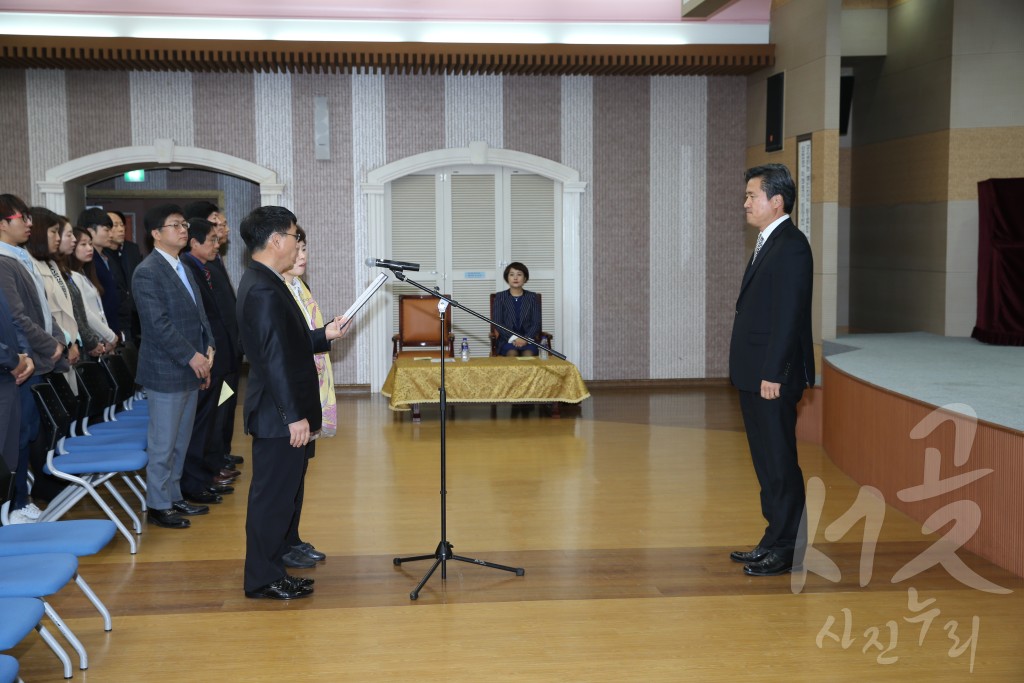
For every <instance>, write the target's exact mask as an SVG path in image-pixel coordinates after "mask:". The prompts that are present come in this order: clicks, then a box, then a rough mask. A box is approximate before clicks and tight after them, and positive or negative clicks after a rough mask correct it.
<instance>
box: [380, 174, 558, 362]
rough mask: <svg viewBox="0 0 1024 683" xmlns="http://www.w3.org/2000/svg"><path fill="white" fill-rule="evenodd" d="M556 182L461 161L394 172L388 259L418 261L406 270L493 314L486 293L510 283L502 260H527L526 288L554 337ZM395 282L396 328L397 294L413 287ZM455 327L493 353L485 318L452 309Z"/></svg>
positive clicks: (478, 350) (474, 347)
mask: <svg viewBox="0 0 1024 683" xmlns="http://www.w3.org/2000/svg"><path fill="white" fill-rule="evenodd" d="M556 185H557V183H555V182H554V181H552V180H550V179H549V178H545V177H543V176H538V175H534V174H529V173H522V172H518V171H512V170H511V169H503V168H495V167H458V168H451V169H445V170H444V171H442V172H438V173H435V174H431V175H411V176H405V177H403V178H400V179H397V180H395V181H393V182H392V183H391V188H390V202H391V244H392V250H391V253H392V254H393V258H395V259H398V260H402V261H413V262H416V263H420V264H421V270H420V272H419V273H409V276H410V277H414V278H415V279H416V280H418V281H420V282H424V283H429V284H430V285H431V286H433V285H435V284H436V285H437V286H438V287H440V288H441V289H442V291H445V292H451V293H452V296H453V297H454V299H455V300H456V301H458V302H459V303H461V304H462V305H464V306H466V307H467V308H471V309H473V310H475V311H477V312H479V313H481V314H482V315H485V316H489V315H490V295H491V294H492V293H493V292H497V291H502V290H504V289H506V288H507V287H508V285H507V284H506V283H505V281H504V279H503V278H502V274H503V271H504V269H505V266H506V265H508V264H509V263H511V262H513V261H520V262H522V263H524V264H525V265H526V266H527V267H528V268H529V270H530V281H529V283H528V284H527V286H526V288H527V289H529V290H531V291H535V292H539V293H541V295H542V297H543V323H544V324H543V329H544V330H545V331H548V332H551V333H553V334H554V335H555V337H556V341H557V339H558V338H559V336H560V334H561V329H560V326H559V324H558V318H559V312H560V297H561V288H560V286H559V278H558V273H557V264H559V263H561V253H560V247H561V242H560V240H559V239H557V238H556V235H557V234H558V232H557V228H558V226H560V221H561V206H560V197H561V193H560V192H561V191H560V188H558V187H556ZM431 240H433V241H431ZM428 256H432V257H433V258H432V259H431V258H428ZM393 287H394V289H393V291H394V293H395V295H396V297H395V298H394V299H393V301H394V302H395V303H394V305H393V309H392V320H393V329H394V330H395V331H397V329H398V308H397V295H398V294H404V293H406V292H411V293H415V291H416V290H415V288H413V287H412V286H410V285H405V284H402V283H397V284H396V285H394V286H393ZM452 326H453V330H454V332H455V335H456V342H457V344H456V346H458V342H459V341H461V339H462V337H466V338H467V340H468V341H469V345H470V349H471V352H472V353H473V355H487V354H488V353H489V352H490V329H489V325H488V324H487V323H485V322H483V321H481V320H479V319H477V318H475V317H474V316H472V315H470V314H468V313H466V312H464V311H460V310H458V309H456V310H455V311H454V312H453V314H452Z"/></svg>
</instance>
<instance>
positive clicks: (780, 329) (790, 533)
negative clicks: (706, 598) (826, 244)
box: [729, 164, 815, 576]
mask: <svg viewBox="0 0 1024 683" xmlns="http://www.w3.org/2000/svg"><path fill="white" fill-rule="evenodd" d="M744 177H745V179H746V181H747V191H746V201H744V203H743V208H744V210H745V211H746V214H747V222H748V223H749V224H750V225H751V226H753V227H755V228H757V230H758V233H759V234H758V241H757V246H756V247H755V248H754V254H753V257H752V258H751V260H750V263H749V264H748V265H747V270H746V272H745V273H744V275H743V283H742V284H741V285H740V293H739V298H738V299H737V300H736V320H735V322H734V323H733V328H732V343H731V345H730V349H729V377H730V379H731V380H732V383H733V384H734V385H735V386H736V388H737V389H739V393H740V409H741V410H742V412H743V424H744V427H745V428H746V432H747V442H748V444H749V445H750V455H751V458H752V460H753V463H754V471H755V472H756V473H757V481H758V483H759V484H760V485H761V514H762V515H764V518H765V520H767V522H768V527H767V528H766V529H765V532H764V535H763V536H762V537H761V540H760V541H759V542H758V543H757V545H756V546H755V547H754V549H753V550H749V551H739V550H737V551H735V552H733V553H731V555H730V558H731V559H732V560H733V561H735V562H742V563H743V564H744V567H743V571H744V573H746V574H748V575H750V576H775V575H778V574H785V573H787V572H789V571H791V570H792V568H793V561H794V553H795V550H796V547H797V532H798V530H799V528H800V517H801V515H802V514H803V510H804V502H805V494H804V478H803V472H801V471H800V464H799V462H798V461H797V451H796V406H797V403H798V402H799V401H800V397H801V396H802V395H803V391H804V387H806V386H814V380H815V374H814V350H813V346H812V339H811V288H812V278H813V270H814V268H813V260H812V257H811V247H810V244H809V243H808V241H807V238H806V237H805V236H804V234H803V233H802V232H800V230H799V229H797V227H796V226H795V225H793V222H792V221H791V220H790V218H789V212H790V211H791V210H792V209H793V201H794V200H795V198H796V188H795V186H794V184H793V178H792V176H791V175H790V173H789V169H787V168H786V167H785V166H783V165H782V164H767V165H764V166H757V167H755V168H751V169H749V170H748V171H747V172H746V174H745V176H744Z"/></svg>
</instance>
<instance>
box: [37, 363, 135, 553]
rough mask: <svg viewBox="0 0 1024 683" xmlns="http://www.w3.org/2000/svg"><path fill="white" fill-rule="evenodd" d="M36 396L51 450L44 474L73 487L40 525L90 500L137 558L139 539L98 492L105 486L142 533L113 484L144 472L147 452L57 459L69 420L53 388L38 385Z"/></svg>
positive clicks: (97, 453) (42, 432)
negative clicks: (129, 475)
mask: <svg viewBox="0 0 1024 683" xmlns="http://www.w3.org/2000/svg"><path fill="white" fill-rule="evenodd" d="M32 392H33V394H34V395H35V399H36V404H37V405H38V406H39V417H40V430H39V438H40V439H41V440H43V443H44V444H45V447H46V450H47V453H46V467H45V468H44V471H46V472H47V473H51V474H53V475H54V476H55V477H57V478H59V479H63V480H64V481H67V482H70V483H71V484H72V486H67V487H65V488H64V490H63V491H61V492H60V493H59V494H58V495H57V496H56V497H55V498H54V499H53V500H52V501H50V504H49V505H48V506H47V508H46V511H45V512H44V513H43V515H42V517H40V521H54V520H57V519H60V518H61V517H63V516H64V514H65V513H67V512H68V510H70V509H71V508H72V507H74V506H75V505H76V504H77V503H78V501H80V500H81V499H82V498H84V497H85V496H89V497H90V498H92V500H93V501H95V503H96V504H97V505H98V506H99V507H100V509H101V510H103V513H104V514H105V515H106V516H107V518H108V519H110V521H111V522H113V523H114V524H115V525H116V526H117V529H118V531H120V532H121V534H122V535H123V536H124V537H125V538H126V539H127V540H128V547H129V551H130V552H131V553H132V554H133V555H134V554H135V552H136V550H137V544H136V542H135V536H134V535H133V534H132V532H131V531H129V530H128V528H127V527H125V525H124V524H123V523H122V522H121V520H120V519H119V518H118V516H117V515H116V514H115V513H114V511H113V510H112V509H111V508H110V506H109V505H108V504H107V502H106V501H105V500H103V498H102V497H101V496H100V494H99V491H98V490H97V488H98V487H99V486H100V485H102V486H104V487H105V488H106V489H107V491H108V492H109V493H110V495H111V496H112V497H113V498H114V500H116V501H117V503H118V504H119V505H120V506H121V509H123V510H124V511H125V513H126V514H127V515H128V516H129V517H130V518H131V520H132V524H133V526H134V527H135V532H136V533H142V522H141V521H140V520H139V518H138V516H137V515H136V514H135V512H134V511H133V510H132V509H131V507H130V506H129V505H128V503H127V502H126V501H125V499H124V498H123V497H122V496H121V494H120V493H119V492H118V490H117V489H116V488H114V486H113V484H112V483H111V482H110V480H111V479H112V478H113V477H115V476H118V475H122V474H124V473H126V472H128V473H130V472H136V471H138V470H141V469H144V468H145V467H146V463H147V462H149V456H148V455H147V454H146V452H145V451H137V450H115V449H109V450H103V451H91V450H89V451H82V452H71V453H67V454H64V455H57V454H56V445H57V443H58V441H59V440H60V438H61V437H62V436H64V435H65V434H66V433H67V426H68V422H69V416H68V414H67V412H66V411H65V410H64V408H63V406H62V405H61V403H60V401H59V399H58V398H57V394H56V392H55V391H54V390H53V387H52V386H50V385H49V384H45V383H40V384H36V385H35V386H33V387H32Z"/></svg>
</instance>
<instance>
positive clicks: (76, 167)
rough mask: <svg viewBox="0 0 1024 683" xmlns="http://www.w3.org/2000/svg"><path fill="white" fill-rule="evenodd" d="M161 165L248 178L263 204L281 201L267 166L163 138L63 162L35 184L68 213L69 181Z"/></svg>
mask: <svg viewBox="0 0 1024 683" xmlns="http://www.w3.org/2000/svg"><path fill="white" fill-rule="evenodd" d="M162 166H187V167H189V168H203V169H208V170H212V171H220V172H221V173H226V174H228V175H233V176H237V177H239V178H245V179H246V180H251V181H252V182H254V183H257V184H258V185H259V186H260V204H261V205H263V206H266V205H268V204H273V205H276V204H280V203H281V194H282V193H283V192H284V184H283V183H279V182H278V180H277V173H275V172H274V171H271V170H270V169H269V168H264V167H263V166H259V165H258V164H254V163H252V162H251V161H246V160H245V159H240V158H239V157H233V156H231V155H230V154H224V153H223V152H215V151H213V150H212V149H203V148H201V147H181V146H178V145H175V144H174V141H173V140H169V139H166V138H164V139H158V140H154V141H153V144H152V145H137V146H134V147H116V148H114V149H107V150H103V151H102V152H96V153H94V154H87V155H86V156H84V157H78V158H77V159H72V160H70V161H66V162H64V163H63V164H60V165H58V166H54V167H53V168H51V169H49V170H48V171H47V172H46V179H45V180H40V181H37V182H36V186H37V187H38V188H39V191H40V192H42V194H43V203H44V205H45V206H46V208H48V209H50V210H51V211H54V212H55V213H57V214H58V215H62V216H63V215H64V214H66V213H67V192H68V184H69V183H79V184H81V183H82V182H91V181H93V180H99V179H101V178H106V177H109V176H110V175H113V174H116V173H119V172H123V171H132V170H135V169H139V168H154V167H162Z"/></svg>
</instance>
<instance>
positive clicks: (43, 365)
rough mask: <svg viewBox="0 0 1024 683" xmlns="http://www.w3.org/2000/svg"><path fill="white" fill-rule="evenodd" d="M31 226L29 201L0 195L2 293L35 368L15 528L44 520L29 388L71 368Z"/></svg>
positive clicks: (21, 445)
mask: <svg viewBox="0 0 1024 683" xmlns="http://www.w3.org/2000/svg"><path fill="white" fill-rule="evenodd" d="M31 224H32V218H31V216H30V215H29V212H28V206H27V205H26V204H25V202H23V201H22V200H21V199H20V198H18V197H15V196H14V195H10V194H3V195H0V292H3V295H4V297H5V298H6V299H7V304H8V306H9V308H10V315H11V319H12V321H13V322H14V324H15V325H17V326H18V328H19V329H20V330H21V332H22V334H23V335H24V337H25V340H26V342H27V344H28V347H29V350H30V353H29V356H30V357H31V359H32V362H33V365H34V366H35V370H34V373H33V374H32V375H31V376H30V377H26V378H24V380H23V381H22V382H21V384H20V386H19V388H18V395H19V399H20V403H21V419H20V420H19V430H18V431H19V435H18V455H17V458H18V459H17V466H16V468H15V473H14V485H15V487H14V500H13V502H12V503H11V507H10V510H11V512H10V521H11V522H12V523H24V522H33V521H35V520H36V519H38V518H39V515H40V510H39V508H37V507H36V506H35V504H34V503H32V501H31V500H30V498H29V484H28V472H29V455H30V452H31V444H32V442H33V441H35V439H36V438H37V437H38V434H39V410H38V408H37V407H36V403H35V400H34V399H33V397H32V391H31V387H32V385H34V384H38V383H39V382H40V381H41V378H42V375H44V374H45V373H47V372H50V371H51V370H54V369H57V370H61V371H64V370H67V369H68V364H67V361H66V359H65V352H66V347H65V345H64V341H65V336H64V331H63V330H62V329H60V326H59V325H58V324H57V321H56V320H55V319H54V317H53V314H52V313H51V312H50V306H49V304H48V303H47V300H46V291H45V288H44V287H43V282H42V280H41V278H40V277H39V275H38V274H37V273H36V270H35V268H34V267H33V266H32V264H31V260H30V257H29V254H28V252H27V251H25V249H24V248H23V246H22V245H24V244H25V243H26V242H28V238H29V231H30V226H31ZM4 419H10V417H9V416H7V417H5V418H4ZM8 457H9V456H8Z"/></svg>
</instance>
